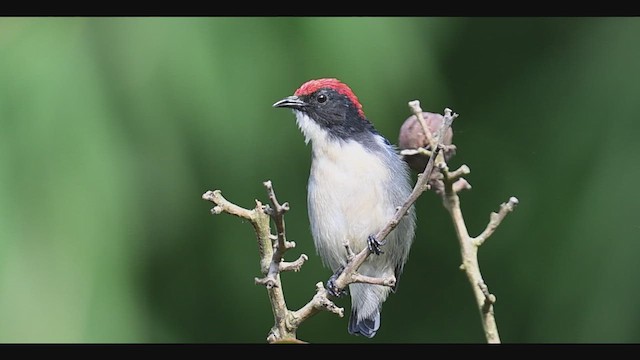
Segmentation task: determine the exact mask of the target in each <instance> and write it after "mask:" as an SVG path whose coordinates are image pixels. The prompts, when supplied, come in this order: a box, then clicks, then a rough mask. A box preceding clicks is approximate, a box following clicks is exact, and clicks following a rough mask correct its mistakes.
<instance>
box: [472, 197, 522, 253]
mask: <svg viewBox="0 0 640 360" xmlns="http://www.w3.org/2000/svg"><path fill="white" fill-rule="evenodd" d="M516 205H518V199H517V198H515V197H513V196H512V197H511V198H509V201H507V202H506V203H502V204H500V211H498V213H495V212H492V213H491V214H490V216H489V224H487V228H486V229H484V231H483V232H482V233H481V234H480V235H478V236H477V237H476V238H474V239H473V242H474V243H475V245H476V246H480V245H482V244H483V243H484V242H485V240H487V238H488V237H489V236H491V235H492V234H493V232H494V231H496V229H497V228H498V226H500V223H502V220H504V218H505V216H507V214H509V213H510V212H512V211H513V210H514V209H515V208H516Z"/></svg>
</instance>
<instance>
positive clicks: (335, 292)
mask: <svg viewBox="0 0 640 360" xmlns="http://www.w3.org/2000/svg"><path fill="white" fill-rule="evenodd" d="M343 270H344V266H340V268H339V269H338V270H336V272H335V273H333V275H331V277H330V278H329V280H327V291H328V292H329V294H330V295H331V296H335V297H338V298H339V297H342V296H345V295H346V294H347V291H346V290H343V289H340V288H339V287H338V285H336V280H338V277H339V276H340V274H342V271H343Z"/></svg>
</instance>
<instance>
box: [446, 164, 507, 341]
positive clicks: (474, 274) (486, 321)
mask: <svg viewBox="0 0 640 360" xmlns="http://www.w3.org/2000/svg"><path fill="white" fill-rule="evenodd" d="M440 169H441V171H442V173H443V175H444V177H443V181H444V190H445V191H444V192H443V193H442V197H443V202H444V206H445V208H446V209H447V210H448V211H449V213H450V215H451V219H452V221H453V225H454V228H455V230H456V235H457V237H458V241H459V243H460V254H461V256H462V265H460V269H461V270H463V271H464V272H465V273H466V275H467V278H468V280H469V283H470V284H471V286H472V289H473V293H474V295H475V298H476V302H477V304H478V309H479V311H480V317H481V319H482V327H483V329H484V332H485V337H486V339H487V342H489V343H499V342H500V335H499V334H498V326H497V324H496V320H495V315H494V310H493V305H494V303H495V302H496V297H495V295H493V294H491V293H490V292H489V288H488V286H487V285H486V283H485V282H484V280H483V279H482V273H481V272H480V265H479V263H478V248H479V247H480V245H482V244H483V243H484V241H485V240H486V239H487V238H488V237H489V236H491V235H492V234H493V232H494V231H495V230H496V228H497V227H498V225H500V223H501V222H502V220H503V219H504V217H505V216H506V215H507V214H508V213H509V212H511V211H513V209H514V208H515V205H516V204H517V203H518V199H516V198H515V197H512V198H511V199H509V202H507V203H503V204H502V205H501V206H500V211H499V212H498V213H497V214H496V213H492V214H491V216H490V221H489V224H488V225H487V228H486V229H485V230H484V231H483V232H482V233H481V234H480V235H479V236H478V237H476V238H472V237H471V236H469V231H468V230H467V226H466V225H465V222H464V217H463V215H462V210H461V208H460V198H459V197H458V192H459V191H460V190H463V189H470V188H471V185H470V184H469V183H468V182H467V181H466V180H465V179H464V178H463V177H462V176H463V175H468V174H470V173H471V170H470V169H469V167H468V166H466V165H462V166H461V167H460V168H458V169H457V170H455V171H452V172H449V169H448V167H447V166H446V164H441V166H440Z"/></svg>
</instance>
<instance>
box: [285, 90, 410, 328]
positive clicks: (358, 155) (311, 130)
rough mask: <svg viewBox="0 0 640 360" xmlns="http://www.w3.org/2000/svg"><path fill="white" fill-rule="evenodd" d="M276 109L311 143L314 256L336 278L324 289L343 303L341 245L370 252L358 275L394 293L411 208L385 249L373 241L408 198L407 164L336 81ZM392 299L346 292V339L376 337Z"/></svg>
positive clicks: (365, 288) (358, 289)
mask: <svg viewBox="0 0 640 360" xmlns="http://www.w3.org/2000/svg"><path fill="white" fill-rule="evenodd" d="M273 106H274V107H285V108H290V109H292V110H293V112H294V114H295V116H296V122H297V124H298V126H299V127H300V130H301V131H302V133H303V135H304V137H305V142H306V143H307V144H308V143H309V142H311V153H312V161H311V171H310V174H309V183H308V187H307V190H308V194H307V206H308V212H309V222H310V225H311V234H312V236H313V240H314V244H315V247H316V251H317V252H318V254H319V255H320V257H321V258H322V261H323V263H324V265H325V266H329V267H330V268H331V269H332V271H334V276H332V277H331V279H330V280H329V281H328V282H327V289H328V290H329V291H330V292H331V293H333V294H334V295H341V294H340V293H337V292H336V291H335V290H334V289H333V287H334V286H335V285H334V284H333V281H334V280H335V279H336V277H337V276H338V275H339V274H340V272H341V271H342V269H343V267H344V266H345V265H346V263H347V256H348V254H347V251H346V248H345V246H344V244H345V242H348V244H349V247H350V249H351V250H352V251H353V252H355V253H358V252H360V251H361V250H362V249H364V248H365V247H367V246H368V247H369V249H370V250H371V251H372V252H373V253H372V254H370V255H369V257H368V258H367V260H366V261H365V262H364V263H363V264H362V266H360V268H359V269H358V272H359V273H360V274H362V275H366V276H370V277H377V278H382V277H390V276H395V278H396V285H397V281H398V280H399V277H400V274H401V273H402V269H403V266H404V264H405V262H406V261H407V257H408V255H409V249H410V247H411V243H412V242H413V237H414V231H415V211H414V209H413V206H412V207H411V208H410V209H409V211H408V212H407V214H406V215H405V216H404V217H403V218H402V219H401V220H400V222H399V224H398V225H397V227H396V228H395V229H394V230H393V231H392V232H391V233H390V234H389V235H388V236H387V237H386V238H385V240H384V241H382V242H381V243H378V242H377V241H376V239H375V237H374V235H375V234H376V233H377V232H378V231H379V230H381V229H382V228H383V227H384V226H385V225H386V224H387V223H388V222H389V220H390V219H391V218H392V217H393V215H394V213H395V211H396V208H397V207H398V206H401V205H402V204H403V203H404V202H405V200H406V199H407V198H408V196H409V194H410V192H411V190H412V186H411V177H410V172H409V167H408V166H407V164H406V163H405V162H404V161H403V160H402V158H401V157H400V156H399V155H398V153H397V152H396V149H395V147H393V146H392V145H391V144H390V143H389V141H388V140H387V139H385V138H384V137H383V136H382V135H380V134H379V133H378V132H377V131H376V130H375V128H374V127H373V124H372V123H371V122H369V120H368V119H367V118H366V116H365V114H364V112H363V110H362V105H360V102H359V101H358V98H357V97H356V96H355V95H354V93H353V92H352V91H351V89H350V88H349V87H348V86H347V85H346V84H344V83H342V82H340V81H339V80H337V79H317V80H311V81H308V82H306V83H304V84H303V85H302V86H300V88H299V89H298V90H296V91H295V93H294V95H293V96H289V97H286V98H284V99H282V100H280V101H278V102H276V103H275V104H273ZM393 290H395V288H394V289H393ZM391 291H392V289H391V288H389V287H387V286H382V285H372V284H364V283H354V284H350V285H349V293H350V294H351V316H350V318H349V327H348V330H349V333H351V334H355V335H363V336H366V337H369V338H371V337H373V336H374V335H375V334H376V332H377V331H378V329H379V328H380V310H381V307H382V304H383V303H384V301H385V300H386V299H387V296H388V295H389V293H390V292H391Z"/></svg>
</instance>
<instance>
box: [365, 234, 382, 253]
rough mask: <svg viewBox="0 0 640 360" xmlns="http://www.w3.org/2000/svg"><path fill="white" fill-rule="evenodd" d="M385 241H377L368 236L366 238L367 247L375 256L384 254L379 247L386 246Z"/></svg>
mask: <svg viewBox="0 0 640 360" xmlns="http://www.w3.org/2000/svg"><path fill="white" fill-rule="evenodd" d="M386 243H387V242H386V241H378V240H377V239H376V237H375V236H373V235H369V237H368V238H367V246H368V247H369V251H371V252H372V253H374V254H376V255H380V254H384V251H382V249H381V247H382V246H384V244H386Z"/></svg>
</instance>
